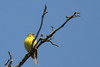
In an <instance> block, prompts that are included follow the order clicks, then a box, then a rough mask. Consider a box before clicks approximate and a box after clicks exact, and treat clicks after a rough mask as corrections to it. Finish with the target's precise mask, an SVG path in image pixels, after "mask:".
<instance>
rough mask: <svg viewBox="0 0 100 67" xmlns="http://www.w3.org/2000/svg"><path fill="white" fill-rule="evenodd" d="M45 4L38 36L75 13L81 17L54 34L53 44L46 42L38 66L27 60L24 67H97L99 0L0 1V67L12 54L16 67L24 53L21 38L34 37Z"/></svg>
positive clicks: (99, 66)
mask: <svg viewBox="0 0 100 67" xmlns="http://www.w3.org/2000/svg"><path fill="white" fill-rule="evenodd" d="M45 4H46V5H47V6H48V9H47V10H48V14H47V15H46V16H45V19H44V25H43V28H42V30H41V33H44V34H45V35H47V34H49V33H50V32H51V27H50V26H54V28H57V27H59V26H60V25H61V24H62V23H63V22H64V21H65V20H66V17H65V16H70V15H72V14H73V12H75V11H80V12H81V14H80V15H81V17H79V18H74V19H72V20H71V21H69V23H67V25H66V26H65V27H64V28H62V29H61V30H59V31H58V32H57V33H56V34H55V35H54V40H53V42H55V43H56V44H58V45H59V46H60V47H55V46H52V45H51V44H50V43H45V44H43V45H42V46H41V47H40V48H39V55H38V61H39V64H38V65H35V66H34V64H33V60H32V59H31V58H29V59H28V60H27V61H26V62H25V64H24V65H23V67H100V0H0V67H4V64H5V63H6V61H7V60H8V58H9V55H8V53H7V52H8V51H10V52H11V53H12V56H13V60H14V62H13V64H12V65H17V64H18V63H19V61H20V60H21V59H22V58H23V57H24V56H25V54H26V53H27V52H26V50H25V49H24V43H23V42H24V39H25V37H26V36H27V34H28V33H30V32H34V33H35V34H36V32H37V30H38V27H39V25H40V20H41V15H42V12H43V9H44V6H45Z"/></svg>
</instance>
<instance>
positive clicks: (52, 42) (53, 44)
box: [47, 40, 59, 47]
mask: <svg viewBox="0 0 100 67" xmlns="http://www.w3.org/2000/svg"><path fill="white" fill-rule="evenodd" d="M47 42H50V43H51V44H52V45H54V46H57V47H59V46H58V45H57V44H55V43H54V42H52V41H51V40H47Z"/></svg>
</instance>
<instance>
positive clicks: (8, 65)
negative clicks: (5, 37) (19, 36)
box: [5, 51, 13, 67]
mask: <svg viewBox="0 0 100 67" xmlns="http://www.w3.org/2000/svg"><path fill="white" fill-rule="evenodd" d="M8 54H9V56H10V59H8V61H7V62H6V64H5V67H11V64H12V62H13V58H12V55H11V53H10V51H8Z"/></svg>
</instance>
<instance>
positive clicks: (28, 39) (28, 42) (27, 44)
mask: <svg viewBox="0 0 100 67" xmlns="http://www.w3.org/2000/svg"><path fill="white" fill-rule="evenodd" d="M33 39H35V38H34V37H26V39H25V41H24V46H25V48H26V50H27V51H30V50H31V45H32V41H33ZM36 43H37V41H36V40H35V41H34V43H33V45H35V44H36Z"/></svg>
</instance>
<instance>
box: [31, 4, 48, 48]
mask: <svg viewBox="0 0 100 67" xmlns="http://www.w3.org/2000/svg"><path fill="white" fill-rule="evenodd" d="M47 13H48V12H47V6H46V5H45V8H44V11H43V15H42V19H41V24H40V27H39V29H38V32H37V34H36V36H35V39H34V40H33V41H32V47H33V43H34V41H35V40H36V39H37V37H38V35H39V33H40V31H41V29H42V26H43V21H44V16H45V15H46V14H47ZM36 45H37V44H36Z"/></svg>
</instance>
